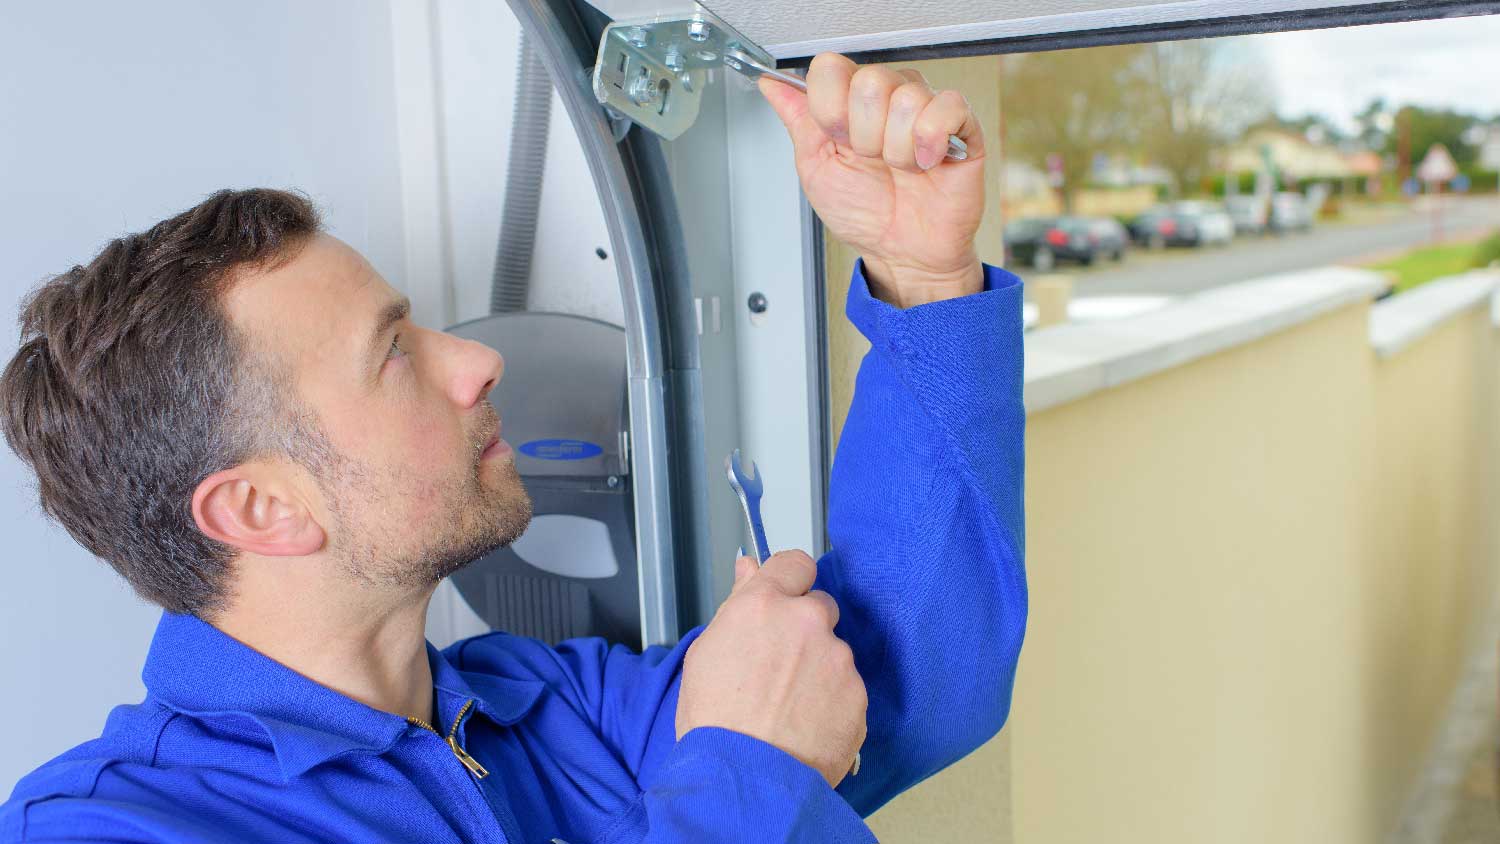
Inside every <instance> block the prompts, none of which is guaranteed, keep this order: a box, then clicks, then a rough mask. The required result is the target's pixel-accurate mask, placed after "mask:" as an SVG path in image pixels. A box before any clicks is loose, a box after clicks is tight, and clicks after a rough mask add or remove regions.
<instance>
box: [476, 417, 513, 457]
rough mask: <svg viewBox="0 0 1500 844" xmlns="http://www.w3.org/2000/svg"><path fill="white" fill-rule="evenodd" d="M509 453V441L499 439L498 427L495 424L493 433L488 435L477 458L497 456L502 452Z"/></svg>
mask: <svg viewBox="0 0 1500 844" xmlns="http://www.w3.org/2000/svg"><path fill="white" fill-rule="evenodd" d="M509 453H510V443H508V442H506V441H505V440H502V439H500V427H499V425H498V424H497V425H496V427H495V433H493V434H491V435H490V439H489V442H487V443H485V444H484V449H483V450H481V451H480V452H479V459H480V460H488V459H489V458H491V457H498V456H500V455H502V454H509Z"/></svg>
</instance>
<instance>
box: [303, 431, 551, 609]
mask: <svg viewBox="0 0 1500 844" xmlns="http://www.w3.org/2000/svg"><path fill="white" fill-rule="evenodd" d="M340 463H341V464H342V465H340V466H338V467H337V469H336V470H335V471H333V472H324V473H320V483H323V484H326V486H325V493H326V494H327V498H328V501H329V510H330V512H331V513H332V515H333V518H334V521H335V523H336V524H335V527H334V532H333V534H332V535H333V536H337V537H338V539H337V540H336V541H335V540H330V550H331V551H333V552H334V556H335V559H337V561H338V564H339V565H340V567H342V568H343V569H344V570H345V572H346V573H347V574H348V575H349V576H350V578H351V579H352V580H354V581H357V582H361V583H364V584H367V585H370V586H374V587H377V588H384V589H397V590H403V591H405V590H413V589H423V588H431V587H433V586H435V585H436V584H437V583H439V582H440V581H441V580H442V579H443V578H445V577H448V576H449V575H451V574H453V573H454V572H456V571H458V570H460V569H462V568H464V567H465V566H467V565H469V564H470V563H472V562H474V561H475V560H477V559H479V558H481V557H483V556H485V555H486V554H489V553H490V552H491V551H494V550H495V549H497V548H503V547H505V546H508V545H510V543H512V542H514V541H515V540H516V539H517V538H519V537H520V536H521V534H522V533H524V532H525V531H526V527H527V526H528V525H529V524H530V523H531V515H532V505H531V496H530V495H529V494H528V493H527V491H526V487H525V485H524V484H523V483H522V481H521V474H520V472H519V471H518V470H517V469H516V465H515V462H514V461H513V460H503V463H502V465H495V466H487V465H484V463H482V462H479V461H477V460H476V461H475V463H474V464H472V465H471V466H470V467H469V469H468V471H466V472H461V473H459V474H458V476H455V477H448V478H443V479H439V480H432V479H419V478H416V477H414V476H413V473H411V472H408V471H403V470H395V471H374V472H371V471H369V467H364V466H359V465H356V464H354V463H353V462H352V461H348V460H341V461H340ZM485 473H492V474H493V475H494V476H495V477H494V478H493V480H492V481H491V482H489V483H486V479H485V477H484V475H485ZM321 475H332V477H326V478H324V477H321ZM433 502H436V503H435V504H434V503H433ZM416 503H421V505H422V506H421V507H420V508H419V509H425V510H427V511H428V512H430V513H434V514H436V515H435V517H433V518H431V519H430V520H429V521H428V523H427V524H422V523H417V522H413V521H410V520H408V519H407V518H405V514H406V513H408V512H410V509H411V507H412V505H414V504H416ZM403 505H408V506H403Z"/></svg>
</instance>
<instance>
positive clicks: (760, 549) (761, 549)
mask: <svg viewBox="0 0 1500 844" xmlns="http://www.w3.org/2000/svg"><path fill="white" fill-rule="evenodd" d="M750 533H751V534H752V535H753V538H754V539H755V556H756V558H757V559H759V560H760V564H761V565H765V564H766V560H769V559H771V546H769V545H767V544H766V527H765V525H764V524H762V523H761V521H760V508H759V507H756V508H753V510H752V512H751V513H750Z"/></svg>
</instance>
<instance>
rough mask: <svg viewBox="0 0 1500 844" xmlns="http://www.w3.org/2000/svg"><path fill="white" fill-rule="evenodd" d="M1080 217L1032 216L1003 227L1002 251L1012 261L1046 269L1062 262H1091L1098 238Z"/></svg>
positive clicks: (1087, 222)
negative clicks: (1003, 240) (1003, 242)
mask: <svg viewBox="0 0 1500 844" xmlns="http://www.w3.org/2000/svg"><path fill="white" fill-rule="evenodd" d="M1090 226H1091V222H1090V221H1089V220H1087V219H1084V218H1081V217H1032V218H1029V219H1023V220H1016V221H1015V222H1013V223H1011V224H1010V225H1008V226H1006V227H1005V252H1006V254H1007V255H1008V256H1010V259H1011V260H1012V261H1015V262H1017V263H1026V264H1030V265H1031V266H1033V267H1035V268H1036V269H1038V270H1041V271H1043V272H1046V271H1047V270H1050V269H1052V268H1053V267H1055V266H1057V264H1058V263H1060V262H1062V261H1074V262H1077V263H1080V264H1085V265H1087V264H1092V263H1093V262H1094V258H1096V257H1097V256H1098V255H1099V254H1100V252H1101V250H1100V248H1099V242H1100V239H1099V237H1098V236H1097V235H1095V234H1092V233H1091V231H1090Z"/></svg>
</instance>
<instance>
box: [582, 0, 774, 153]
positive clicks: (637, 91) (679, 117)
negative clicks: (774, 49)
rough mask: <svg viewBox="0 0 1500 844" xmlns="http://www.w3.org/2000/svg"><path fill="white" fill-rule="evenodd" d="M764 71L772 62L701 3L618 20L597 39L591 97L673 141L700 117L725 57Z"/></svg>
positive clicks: (754, 45) (760, 50)
mask: <svg viewBox="0 0 1500 844" xmlns="http://www.w3.org/2000/svg"><path fill="white" fill-rule="evenodd" d="M732 52H733V53H741V54H745V55H748V56H750V57H752V58H754V59H756V60H757V61H759V62H761V63H762V64H764V65H765V66H767V67H774V66H775V64H776V60H775V59H773V58H772V57H771V55H770V54H769V53H767V52H766V51H765V50H763V49H761V47H760V46H759V45H757V44H756V43H755V42H754V41H751V40H750V39H749V38H746V37H745V36H744V35H741V34H740V33H739V31H738V30H736V29H735V28H734V27H732V26H730V25H729V24H727V23H725V22H724V20H723V19H721V18H720V17H719V16H718V15H715V14H714V13H713V12H711V11H709V10H708V9H707V8H706V7H704V6H703V4H701V3H694V4H693V8H692V11H690V12H686V13H682V14H676V15H659V16H657V17H654V18H650V19H643V20H634V21H616V22H614V23H611V24H610V25H609V26H607V27H605V29H604V33H603V35H602V36H600V38H599V57H598V61H596V62H595V63H594V76H593V89H594V98H595V99H597V100H598V101H599V103H600V104H601V105H604V106H607V107H609V108H610V109H612V110H613V111H614V112H617V113H619V114H621V115H623V116H625V117H627V118H629V119H630V120H632V121H634V122H635V123H637V124H639V125H640V126H643V127H645V128H646V129H647V130H649V131H651V132H653V133H655V134H657V135H660V136H661V137H663V138H666V139H667V140H672V139H674V138H676V137H678V136H679V135H681V134H682V133H683V132H685V131H687V129H688V127H689V126H692V125H693V122H694V121H695V120H697V119H698V107H699V104H700V102H701V100H702V97H703V88H704V86H705V85H706V84H707V82H708V71H710V70H713V69H714V68H718V67H723V66H724V57H725V55H727V54H729V53H732Z"/></svg>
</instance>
